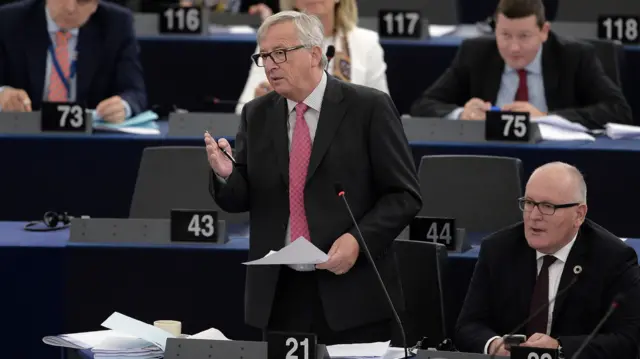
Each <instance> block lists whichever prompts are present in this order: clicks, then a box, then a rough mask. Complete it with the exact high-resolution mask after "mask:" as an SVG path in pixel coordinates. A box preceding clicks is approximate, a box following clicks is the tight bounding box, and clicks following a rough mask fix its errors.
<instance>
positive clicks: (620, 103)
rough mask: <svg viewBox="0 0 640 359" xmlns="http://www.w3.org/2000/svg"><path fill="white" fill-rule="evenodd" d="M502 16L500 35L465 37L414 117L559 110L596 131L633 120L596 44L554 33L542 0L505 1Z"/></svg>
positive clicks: (535, 113) (475, 116)
mask: <svg viewBox="0 0 640 359" xmlns="http://www.w3.org/2000/svg"><path fill="white" fill-rule="evenodd" d="M495 17H496V18H495V20H496V29H495V38H494V37H482V38H475V39H470V40H467V41H465V42H463V44H462V45H461V47H460V49H459V51H458V54H457V56H456V58H455V60H454V61H453V63H452V65H451V66H450V68H449V69H447V71H446V72H445V73H444V74H443V75H442V76H441V77H440V78H439V79H438V80H437V81H436V82H435V83H434V84H433V85H432V86H431V87H430V88H429V89H428V90H427V91H425V92H424V94H423V95H422V97H421V98H419V99H418V100H417V101H416V102H415V103H414V104H413V106H412V108H411V115H413V116H424V117H446V118H449V119H462V120H484V119H485V114H486V112H487V111H489V110H491V109H492V107H498V108H500V109H501V110H503V111H518V112H528V113H530V114H531V116H532V117H538V116H544V115H547V114H556V115H558V116H560V117H563V118H565V119H567V120H569V121H573V122H577V123H581V124H583V125H585V126H586V127H588V128H601V127H603V126H604V125H605V124H606V123H609V122H615V123H631V121H632V117H631V109H630V107H629V105H628V104H627V102H626V100H625V98H624V96H623V94H622V91H621V90H620V88H619V87H618V86H617V85H616V84H615V83H614V82H613V81H612V80H611V78H609V77H608V76H607V75H606V74H605V73H604V70H603V69H602V66H601V64H600V62H599V60H598V59H597V57H596V54H595V51H594V48H593V46H591V45H590V44H588V43H585V42H578V41H573V40H569V39H566V38H563V37H560V36H558V35H556V34H554V33H553V32H552V31H550V24H549V22H547V21H546V18H545V10H544V5H543V4H542V0H501V1H500V3H499V4H498V8H497V10H496V16H495Z"/></svg>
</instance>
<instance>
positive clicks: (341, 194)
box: [333, 183, 409, 358]
mask: <svg viewBox="0 0 640 359" xmlns="http://www.w3.org/2000/svg"><path fill="white" fill-rule="evenodd" d="M333 187H334V188H335V190H336V194H337V195H338V196H339V197H341V198H342V200H343V201H344V205H345V207H347V211H349V216H351V221H352V222H353V224H354V225H355V227H356V231H357V232H358V237H360V238H357V240H358V242H359V243H360V246H362V248H364V253H365V254H366V256H367V259H368V260H369V263H371V267H373V271H374V272H375V274H376V277H378V281H379V282H380V286H381V287H382V290H383V291H384V295H385V297H386V298H387V301H388V302H389V307H390V308H391V312H392V313H393V316H394V318H395V320H396V322H397V323H398V326H400V333H401V334H402V345H403V346H404V357H405V358H409V349H408V347H407V336H406V334H405V332H404V327H403V326H402V321H401V320H400V316H399V315H398V312H397V311H396V307H395V306H394V305H393V301H391V297H390V296H389V292H388V291H387V287H386V286H385V285H384V282H383V281H382V277H381V276H380V272H379V271H378V267H377V266H376V263H375V262H374V261H373V257H372V256H371V252H369V247H367V243H366V242H365V241H364V237H363V236H362V232H360V227H359V226H358V222H357V221H356V219H355V217H354V216H353V212H351V206H349V202H348V201H347V197H346V196H345V193H344V189H343V188H342V185H341V184H339V183H335V184H334V185H333Z"/></svg>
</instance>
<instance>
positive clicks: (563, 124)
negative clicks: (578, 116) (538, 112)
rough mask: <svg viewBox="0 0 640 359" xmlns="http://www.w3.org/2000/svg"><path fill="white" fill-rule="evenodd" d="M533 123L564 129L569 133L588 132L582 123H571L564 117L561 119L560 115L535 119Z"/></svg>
mask: <svg viewBox="0 0 640 359" xmlns="http://www.w3.org/2000/svg"><path fill="white" fill-rule="evenodd" d="M533 122H537V123H544V124H545V125H550V126H553V127H556V128H562V129H565V130H569V131H575V132H587V128H586V127H585V126H584V125H583V124H580V123H577V122H571V121H569V120H567V119H566V118H564V117H560V116H558V115H548V116H540V117H535V118H533Z"/></svg>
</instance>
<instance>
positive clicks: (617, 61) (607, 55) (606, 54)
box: [587, 39, 625, 86]
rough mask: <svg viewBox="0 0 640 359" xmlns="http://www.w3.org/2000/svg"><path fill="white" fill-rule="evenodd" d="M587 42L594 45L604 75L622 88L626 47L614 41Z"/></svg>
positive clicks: (598, 40)
mask: <svg viewBox="0 0 640 359" xmlns="http://www.w3.org/2000/svg"><path fill="white" fill-rule="evenodd" d="M587 42H589V43H590V44H591V45H593V47H594V49H595V51H596V56H597V57H598V60H600V63H601V64H602V69H603V70H604V73H605V74H607V76H609V78H610V79H611V81H613V82H614V83H615V84H616V85H618V86H622V81H621V78H622V74H621V72H622V70H621V67H624V58H625V56H624V46H622V44H619V43H616V42H614V41H610V40H601V39H589V40H587Z"/></svg>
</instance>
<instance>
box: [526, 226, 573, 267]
mask: <svg viewBox="0 0 640 359" xmlns="http://www.w3.org/2000/svg"><path fill="white" fill-rule="evenodd" d="M576 238H578V233H576V235H575V236H573V239H572V240H571V242H569V243H567V244H566V245H565V246H564V247H562V248H560V249H559V250H558V251H557V252H555V253H553V254H552V255H553V256H554V257H556V259H557V260H560V261H562V262H563V263H566V262H567V258H569V253H570V252H571V248H573V244H574V243H575V242H576ZM544 256H546V254H544V253H541V252H538V251H536V260H538V259H540V258H542V257H544Z"/></svg>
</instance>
